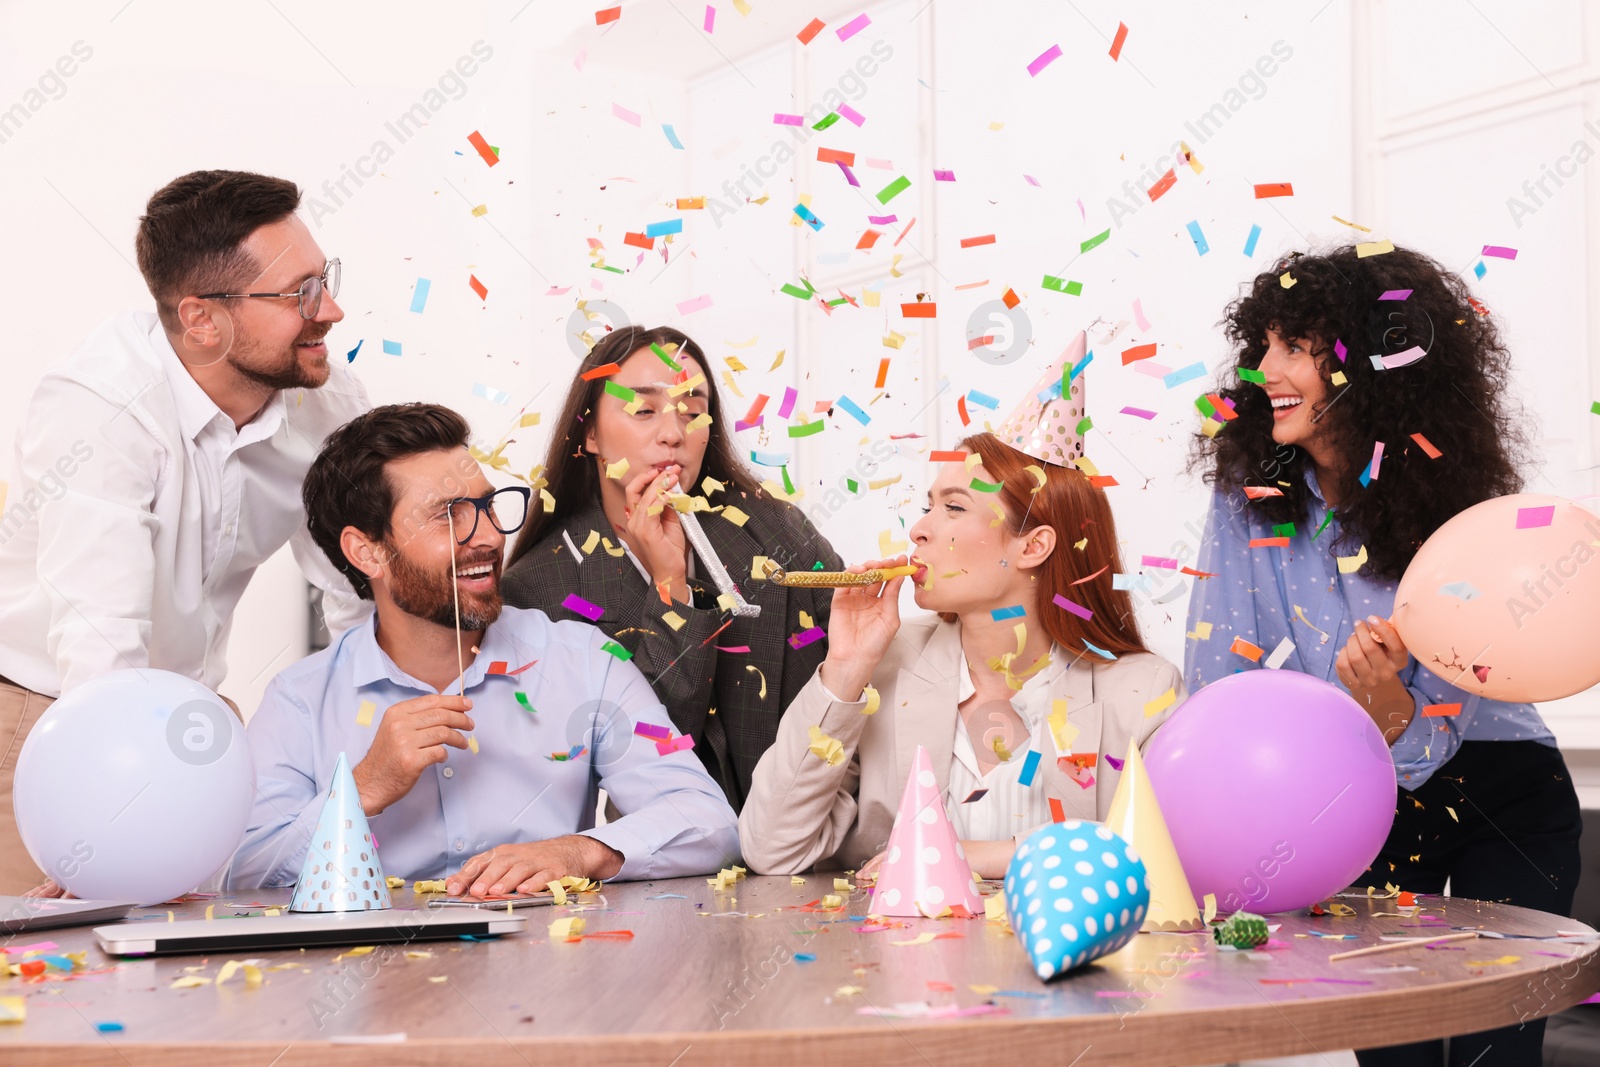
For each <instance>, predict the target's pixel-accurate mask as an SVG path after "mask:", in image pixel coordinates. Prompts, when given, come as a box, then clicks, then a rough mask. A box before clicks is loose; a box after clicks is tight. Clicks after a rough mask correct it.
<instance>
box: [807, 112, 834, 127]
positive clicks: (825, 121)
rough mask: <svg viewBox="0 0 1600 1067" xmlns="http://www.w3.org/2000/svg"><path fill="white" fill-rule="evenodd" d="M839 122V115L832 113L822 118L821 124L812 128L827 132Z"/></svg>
mask: <svg viewBox="0 0 1600 1067" xmlns="http://www.w3.org/2000/svg"><path fill="white" fill-rule="evenodd" d="M838 121H839V113H838V112H837V111H830V112H828V113H827V114H826V115H824V116H822V120H821V121H820V122H818V123H817V124H816V125H815V126H813V127H811V128H812V129H813V130H825V129H827V128H828V127H829V126H832V125H833V124H834V123H835V122H838Z"/></svg>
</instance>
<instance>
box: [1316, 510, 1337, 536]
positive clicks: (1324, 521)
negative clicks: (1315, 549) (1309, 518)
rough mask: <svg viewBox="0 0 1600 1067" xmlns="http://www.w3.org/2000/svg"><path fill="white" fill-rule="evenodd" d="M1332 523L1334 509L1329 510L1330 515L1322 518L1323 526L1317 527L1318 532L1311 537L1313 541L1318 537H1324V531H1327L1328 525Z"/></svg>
mask: <svg viewBox="0 0 1600 1067" xmlns="http://www.w3.org/2000/svg"><path fill="white" fill-rule="evenodd" d="M1332 521H1333V509H1332V508H1329V509H1328V513H1327V514H1326V515H1324V516H1323V517H1322V525H1321V526H1318V527H1317V532H1316V533H1314V534H1312V535H1311V540H1313V541H1315V540H1316V539H1317V538H1318V537H1320V536H1322V531H1323V530H1326V529H1327V528H1328V523H1330V522H1332Z"/></svg>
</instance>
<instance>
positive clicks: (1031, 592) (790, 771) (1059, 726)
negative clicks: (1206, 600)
mask: <svg viewBox="0 0 1600 1067" xmlns="http://www.w3.org/2000/svg"><path fill="white" fill-rule="evenodd" d="M1056 380H1057V381H1059V378H1057V379H1056ZM1057 388H1058V389H1059V385H1058V386H1057ZM1079 388H1080V386H1079V385H1077V384H1074V386H1073V387H1072V391H1073V393H1074V394H1076V393H1078V391H1079ZM1041 421H1042V420H1041ZM1062 421H1064V422H1065V421H1066V420H1062ZM1066 425H1069V426H1070V425H1071V423H1070V422H1066ZM1068 435H1069V436H1070V431H1068ZM1054 447H1055V448H1057V449H1058V451H1057V452H1055V453H1049V452H1048V450H1047V453H1046V454H1055V455H1057V456H1058V458H1063V459H1064V458H1065V456H1062V455H1061V454H1060V452H1059V449H1060V448H1061V445H1060V444H1059V443H1058V444H1056V445H1055V446H1054ZM1077 447H1081V446H1077ZM1077 447H1075V448H1074V450H1077ZM961 448H962V449H963V450H965V451H967V452H969V453H973V454H976V455H977V456H978V457H979V462H978V463H977V464H976V465H969V464H967V463H944V464H941V466H940V471H939V475H938V478H937V479H936V480H935V481H934V483H933V487H932V488H931V489H930V490H929V492H928V508H927V511H926V514H925V515H924V517H923V518H922V519H921V520H920V521H918V522H917V524H916V525H915V526H913V527H912V529H911V539H912V541H913V543H914V544H915V546H916V547H915V551H914V552H913V554H912V556H911V560H910V561H911V564H912V565H914V566H915V567H916V568H917V570H916V571H915V573H914V574H912V576H911V577H912V580H913V582H914V583H915V586H916V601H917V604H918V605H919V606H920V607H923V608H927V609H930V610H931V611H933V612H935V613H936V614H932V615H927V616H922V617H918V618H914V619H910V620H907V621H905V622H902V621H901V619H900V610H899V600H898V593H899V587H900V583H901V582H903V581H904V580H905V579H904V578H896V579H893V580H891V581H889V582H887V583H885V584H884V585H882V586H868V587H856V588H848V589H839V590H836V591H835V592H834V595H833V613H832V620H831V623H830V628H829V641H828V655H827V659H826V660H825V661H824V662H823V663H822V665H821V667H819V668H818V670H817V673H816V674H815V675H814V676H813V677H812V679H811V681H810V683H809V684H808V685H807V686H806V687H805V688H804V689H803V690H801V692H800V695H799V696H798V697H797V698H796V699H795V701H794V703H793V704H791V705H790V706H789V709H788V711H787V712H786V713H785V715H784V717H783V721H782V723H781V724H780V725H779V727H778V739H777V741H776V742H775V743H774V744H773V746H772V747H771V748H770V749H768V750H767V754H766V755H765V756H763V757H762V759H761V762H760V763H759V764H757V765H756V771H755V776H754V781H753V784H752V788H751V793H750V796H749V798H748V799H747V800H746V801H745V805H744V809H743V812H742V813H741V815H740V818H739V837H740V843H741V845H742V847H743V851H744V857H745V862H746V863H748V864H749V865H750V867H751V868H752V869H754V870H756V871H758V872H760V873H762V874H792V873H795V872H798V871H803V870H806V869H808V868H810V867H813V866H822V867H839V868H858V869H859V868H862V867H863V866H864V865H868V866H869V868H870V864H869V861H871V860H873V859H874V858H875V857H877V856H878V855H879V854H880V853H881V852H882V851H883V850H884V848H885V847H886V846H887V844H888V841H889V831H890V830H891V828H892V827H893V826H894V819H895V814H896V809H897V808H898V807H899V803H900V796H901V793H902V791H903V790H904V788H905V784H906V778H907V777H908V775H909V773H910V765H911V757H912V754H913V753H914V752H915V751H916V746H917V745H919V744H920V745H922V746H924V747H925V748H927V750H928V752H929V755H930V756H931V758H932V763H933V771H934V775H935V776H936V777H937V779H938V786H939V788H940V790H941V791H942V793H943V796H944V800H945V809H946V811H947V812H948V813H949V815H950V819H951V823H952V825H953V827H954V829H955V831H956V836H957V837H958V838H960V839H961V843H962V850H963V851H964V853H965V855H966V859H967V861H968V862H969V863H970V864H971V865H972V869H973V870H974V871H975V872H977V874H978V875H979V876H980V877H984V878H998V877H1002V876H1003V875H1004V874H1005V869H1006V865H1007V864H1008V863H1009V862H1010V860H1011V854H1012V852H1013V850H1014V849H1015V848H1016V843H1017V841H1018V840H1020V839H1021V838H1022V837H1024V836H1026V835H1027V834H1028V833H1031V832H1032V831H1033V830H1035V829H1038V828H1039V827H1040V826H1041V825H1043V824H1045V823H1048V822H1050V821H1051V819H1052V810H1051V809H1052V806H1053V805H1052V801H1054V802H1055V803H1057V804H1059V805H1060V807H1061V809H1062V811H1061V814H1064V815H1065V816H1066V817H1068V818H1083V819H1097V820H1103V819H1104V818H1105V816H1106V814H1107V810H1108V808H1109V807H1110V805H1111V798H1112V795H1113V794H1114V793H1115V791H1116V784H1117V779H1118V777H1119V768H1120V766H1121V760H1122V758H1123V757H1125V756H1126V755H1127V754H1128V746H1129V744H1130V743H1131V742H1133V741H1138V742H1139V743H1140V744H1143V742H1144V740H1145V738H1147V737H1148V736H1149V735H1150V734H1151V733H1152V732H1153V731H1154V730H1155V729H1156V727H1158V726H1160V725H1161V723H1162V722H1163V721H1165V719H1166V716H1167V714H1169V713H1170V710H1171V707H1173V706H1176V704H1177V703H1178V702H1179V701H1181V700H1182V699H1183V697H1184V695H1185V691H1184V688H1183V680H1182V677H1181V675H1180V673H1179V671H1178V669H1177V668H1176V667H1174V666H1173V665H1172V664H1170V663H1168V662H1167V661H1166V660H1164V659H1161V658H1160V657H1158V656H1155V655H1153V654H1151V653H1150V652H1149V651H1147V650H1146V649H1145V647H1144V643H1143V642H1142V641H1141V639H1140V637H1139V628H1138V625H1137V623H1136V622H1135V620H1134V617H1133V611H1132V605H1131V603H1130V600H1129V597H1128V594H1127V593H1126V592H1117V591H1113V588H1112V580H1111V575H1112V573H1113V572H1115V571H1118V570H1120V569H1121V566H1120V563H1119V561H1118V553H1117V536H1116V529H1115V527H1114V525H1113V522H1112V518H1111V508H1110V505H1109V504H1108V503H1107V501H1106V497H1105V493H1104V492H1103V491H1102V490H1100V489H1099V488H1097V487H1095V486H1093V485H1091V484H1090V483H1089V480H1088V479H1087V478H1086V477H1085V476H1084V475H1083V474H1082V473H1081V472H1080V471H1077V470H1070V469H1068V468H1067V467H1065V466H1060V465H1055V464H1052V463H1048V462H1037V459H1038V458H1039V457H1030V456H1029V455H1025V454H1023V453H1022V452H1019V451H1017V450H1016V449H1015V448H1012V447H1011V446H1009V445H1007V444H1003V443H1001V441H1000V440H999V439H997V438H996V437H995V436H993V435H991V434H987V433H984V434H978V435H976V436H974V437H969V438H967V439H966V440H965V441H963V442H961ZM1080 454H1081V453H1080ZM1035 472H1037V473H1035ZM996 483H998V484H999V488H998V489H994V488H993V487H994V486H995V485H996ZM1036 487H1037V491H1034V490H1035V488H1036ZM905 562H906V559H905V557H900V558H898V559H894V560H879V561H875V562H872V563H866V564H863V565H861V567H858V568H855V569H857V570H861V569H863V568H871V567H877V566H883V567H891V566H896V565H902V564H904V563H905ZM1058 595H1059V596H1061V597H1064V598H1066V599H1067V600H1068V601H1069V602H1070V603H1071V604H1072V605H1073V608H1072V609H1063V608H1062V607H1060V606H1058V604H1057V603H1056V602H1055V598H1056V597H1057V596H1058ZM1018 608H1020V609H1021V613H1020V614H1018V613H1017V610H1016V609H1018ZM1019 624H1020V625H1019ZM869 684H870V685H871V686H873V687H874V688H875V689H876V690H877V693H878V695H879V698H880V702H881V703H880V707H879V709H878V710H877V711H876V712H875V713H874V714H871V715H865V714H863V713H862V712H863V711H864V709H865V708H866V702H867V699H868V696H869V695H868V694H866V693H865V688H866V687H867V686H868V685H869ZM1169 692H1170V694H1171V695H1170V698H1169V697H1168V694H1169ZM1169 700H1170V703H1168V706H1167V707H1166V709H1165V710H1162V711H1159V712H1158V713H1156V714H1149V715H1147V714H1146V705H1150V704H1152V703H1153V702H1156V703H1163V702H1168V701H1169ZM1063 702H1065V703H1064V705H1063ZM1063 708H1064V710H1065V713H1066V714H1065V718H1064V719H1063V718H1062V717H1061V716H1060V715H1058V714H1056V713H1057V712H1058V711H1060V710H1063ZM1052 719H1054V721H1052ZM812 727H817V728H819V729H820V730H821V731H822V733H823V734H825V735H827V736H829V737H832V738H836V739H837V740H838V741H839V742H840V744H841V745H842V746H843V750H844V757H845V758H843V759H839V760H835V761H829V760H826V759H819V758H818V757H817V756H816V755H814V754H813V753H812V751H811V748H810V746H811V743H812V736H811V728H812ZM1031 752H1037V753H1039V754H1040V756H1041V757H1042V758H1038V759H1034V760H1032V761H1030V760H1029V759H1028V758H1027V757H1028V755H1029V754H1030V753H1031ZM1113 761H1115V762H1113ZM1030 762H1031V763H1032V764H1033V766H1034V773H1032V774H1031V782H1030V783H1029V784H1027V785H1024V784H1022V779H1023V777H1024V774H1023V768H1024V767H1025V766H1027V765H1028V764H1029V763H1030ZM980 790H987V792H984V793H981V795H978V794H979V791H980ZM975 795H976V799H972V798H973V797H974V796H975Z"/></svg>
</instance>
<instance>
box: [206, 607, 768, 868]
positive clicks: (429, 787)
mask: <svg viewBox="0 0 1600 1067" xmlns="http://www.w3.org/2000/svg"><path fill="white" fill-rule="evenodd" d="M375 627H376V616H373V617H372V618H369V619H368V620H367V621H366V622H365V623H364V624H362V625H360V626H357V627H355V628H354V629H351V630H349V631H347V632H345V633H344V634H343V635H341V636H340V637H339V639H338V640H337V641H336V642H335V643H334V644H333V645H332V646H330V647H329V648H326V649H323V650H322V651H321V652H318V653H316V654H315V655H312V656H308V657H307V658H305V659H303V660H301V661H300V662H299V663H296V664H295V665H294V666H292V667H290V668H289V669H287V670H285V671H284V672H283V673H281V674H279V675H278V676H277V677H276V678H274V679H273V680H272V683H271V684H270V685H269V686H268V687H267V691H266V694H265V695H264V697H263V698H262V701H261V707H260V709H259V710H258V711H257V712H256V714H255V716H254V717H253V718H252V719H251V720H250V727H249V730H248V734H249V738H250V748H251V752H252V755H253V757H254V761H255V768H256V804H255V810H254V812H253V813H252V814H251V817H250V827H249V829H248V830H247V831H246V833H245V838H244V843H243V844H242V845H240V847H239V849H238V851H237V852H236V853H235V854H234V857H233V861H232V863H231V864H230V866H229V869H228V874H227V879H226V881H225V883H224V885H225V887H226V888H229V889H242V888H255V887H258V886H286V885H293V884H294V882H295V881H296V879H298V878H299V876H300V868H301V865H302V864H303V863H304V861H305V854H306V845H307V842H308V841H309V839H310V836H311V834H312V833H313V832H314V830H315V829H316V824H317V816H318V814H319V813H320V811H321V808H322V801H323V796H324V794H325V793H326V791H327V789H328V786H329V784H330V782H331V780H332V777H333V769H334V765H335V763H337V761H338V759H339V754H340V753H341V752H343V753H345V754H346V755H347V756H348V758H349V760H350V766H351V767H352V768H353V767H355V765H356V764H358V763H359V762H360V761H361V760H362V758H363V757H365V756H366V754H367V749H368V748H369V747H370V746H371V744H372V739H373V735H374V734H375V733H376V732H377V729H378V726H379V724H380V723H381V722H382V721H383V715H384V712H385V711H387V710H388V708H389V707H391V706H392V705H394V704H398V703H399V702H400V701H402V700H409V699H411V698H412V697H416V696H419V695H423V694H428V693H433V692H436V690H434V689H433V687H431V686H429V685H427V684H425V683H423V682H420V681H418V680H417V679H415V678H413V677H411V676H410V675H408V674H406V673H405V672H404V671H402V670H400V668H399V667H397V666H395V663H394V661H393V660H391V659H390V658H389V657H388V655H386V654H385V653H384V651H383V650H382V649H381V648H379V647H378V642H377V638H376V629H375ZM606 641H607V638H606V635H605V634H604V633H603V632H602V631H600V630H599V629H598V628H597V627H594V626H590V625H588V624H587V623H581V622H552V621H551V620H550V619H549V617H547V616H546V615H545V613H544V612H542V611H536V610H528V611H524V610H520V609H517V608H511V607H508V608H505V609H503V610H502V612H501V614H500V618H499V619H498V620H497V621H496V622H495V623H493V624H492V625H491V626H489V628H488V629H487V630H486V631H485V632H484V635H483V640H482V642H481V643H480V649H481V651H480V652H479V654H478V656H477V658H476V659H474V660H473V661H472V664H471V665H470V666H469V667H467V671H466V675H465V683H466V692H467V696H468V697H470V698H471V699H472V710H471V711H470V712H469V713H468V714H470V715H471V716H472V719H473V721H474V723H476V726H477V728H476V729H475V730H474V731H473V732H472V734H471V735H470V736H471V737H473V738H475V739H476V741H477V743H478V751H477V752H476V753H473V752H471V751H469V750H462V749H455V748H446V749H445V751H446V752H447V753H448V754H449V759H448V760H446V761H445V762H444V763H439V764H435V765H434V766H432V767H429V768H428V769H427V770H425V771H423V773H422V777H421V778H419V779H418V780H417V783H416V785H414V786H412V788H411V791H410V792H409V793H407V794H406V795H405V796H404V797H403V798H401V799H400V800H398V801H396V802H395V803H393V804H391V805H390V806H389V807H388V808H387V809H385V810H384V811H383V812H381V813H379V814H378V815H375V816H372V817H371V818H370V820H369V822H370V825H371V827H372V832H373V835H374V836H375V837H376V838H377V841H378V849H379V856H380V858H381V859H382V860H383V868H384V872H385V873H386V874H389V875H399V876H402V877H407V878H443V877H445V876H446V875H447V874H450V873H452V872H454V871H456V870H457V869H459V868H460V866H461V864H462V863H463V862H465V861H466V860H467V859H469V858H471V857H472V856H473V855H474V854H476V853H478V852H482V851H485V850H487V849H490V848H493V847H495V846H497V845H503V844H513V843H518V842H524V841H541V840H544V839H546V838H551V837H559V836H561V835H563V834H571V833H585V834H588V835H589V836H590V837H593V838H595V839H596V840H598V841H602V842H604V843H605V844H607V845H609V846H611V847H612V848H614V849H616V850H617V851H618V852H620V853H622V855H623V864H622V870H621V871H620V872H619V873H618V874H617V876H616V877H617V878H618V879H624V880H626V879H641V878H673V877H678V876H683V875H694V874H710V873H715V872H716V871H717V870H718V869H719V868H721V867H723V866H726V865H727V864H729V863H732V862H734V861H735V860H736V859H737V857H738V853H739V825H738V819H737V817H736V816H735V815H734V812H733V809H732V808H731V807H729V806H728V801H727V799H726V798H725V797H724V796H723V795H722V790H721V788H720V787H718V785H717V784H716V783H715V782H714V781H713V780H712V779H711V776H710V775H708V774H707V773H706V771H705V767H704V765H703V764H701V762H700V760H699V758H698V757H696V756H695V754H694V752H693V751H692V750H690V749H682V750H678V751H672V752H669V753H668V754H666V755H662V754H661V753H660V752H659V751H658V750H657V748H656V742H655V740H653V739H652V738H651V737H648V736H642V735H637V734H635V732H634V727H635V725H636V724H647V726H648V727H654V728H656V729H657V730H658V731H659V732H663V733H665V732H670V730H671V726H672V724H671V720H670V719H668V718H667V712H666V709H665V708H663V707H662V706H661V702H660V701H659V700H657V699H656V695H655V693H654V691H653V690H652V689H651V688H650V683H649V682H648V681H647V680H646V679H645V676H644V675H643V674H642V673H640V671H639V669H638V668H637V667H635V666H634V665H633V664H632V663H628V662H625V661H623V660H620V659H618V658H616V657H615V656H613V655H611V654H610V653H609V652H606V651H604V650H603V649H602V647H601V646H602V645H604V644H605V643H606ZM497 662H498V663H503V664H505V666H504V667H501V668H500V670H503V671H517V670H518V668H525V669H523V670H521V671H520V673H517V674H505V673H496V674H489V673H488V671H489V669H490V668H491V667H492V666H495V665H496V663H497ZM451 688H452V690H453V689H454V688H455V687H454V686H452V687H451ZM518 693H521V694H523V695H525V696H526V698H527V706H526V707H525V706H524V705H523V703H522V702H521V701H520V700H519V699H518V697H517V694H518ZM364 701H371V702H372V704H373V705H374V708H373V710H372V714H371V722H370V723H368V724H367V725H365V726H363V725H360V724H358V723H357V721H356V720H357V718H358V716H359V715H360V711H361V707H362V704H363V702H364ZM530 709H531V710H530ZM579 745H581V746H583V751H582V753H580V754H578V755H575V756H572V757H571V758H567V759H560V760H557V759H552V758H551V757H552V756H553V755H555V754H558V753H559V754H561V755H564V756H565V755H567V754H569V753H571V752H572V750H573V748H574V746H579ZM602 786H603V787H604V788H605V790H606V792H607V793H608V794H609V795H610V797H611V800H612V801H613V802H614V803H615V805H616V807H617V810H619V811H621V812H622V813H623V815H622V817H621V818H620V819H617V820H616V821H615V822H611V823H607V824H606V825H604V826H600V827H596V826H595V825H594V821H595V819H594V816H595V805H596V800H597V798H598V790H599V788H600V787H602Z"/></svg>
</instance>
